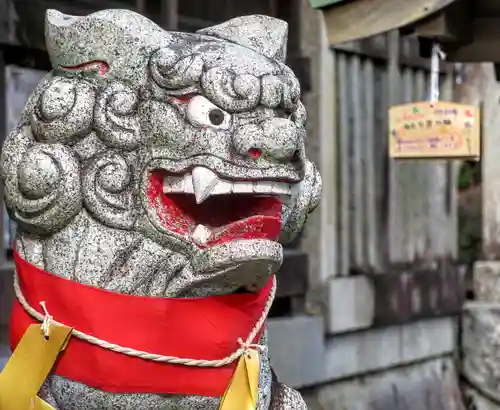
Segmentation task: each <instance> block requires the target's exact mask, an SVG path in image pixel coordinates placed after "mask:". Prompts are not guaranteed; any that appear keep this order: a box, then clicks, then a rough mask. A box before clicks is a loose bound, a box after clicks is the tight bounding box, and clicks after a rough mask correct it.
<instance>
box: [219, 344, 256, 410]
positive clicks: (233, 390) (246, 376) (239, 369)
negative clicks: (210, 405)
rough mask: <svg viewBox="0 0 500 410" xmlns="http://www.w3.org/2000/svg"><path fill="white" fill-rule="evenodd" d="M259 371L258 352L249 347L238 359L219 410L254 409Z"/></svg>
mask: <svg viewBox="0 0 500 410" xmlns="http://www.w3.org/2000/svg"><path fill="white" fill-rule="evenodd" d="M259 371H260V357H259V352H258V351H257V350H253V349H249V350H248V351H247V352H246V353H245V354H244V355H243V356H241V357H240V359H239V361H238V365H237V366H236V370H235V372H234V375H233V378H232V379H231V382H230V383H229V386H228V388H227V390H226V393H224V397H222V401H221V404H220V407H219V410H256V408H257V396H258V387H259Z"/></svg>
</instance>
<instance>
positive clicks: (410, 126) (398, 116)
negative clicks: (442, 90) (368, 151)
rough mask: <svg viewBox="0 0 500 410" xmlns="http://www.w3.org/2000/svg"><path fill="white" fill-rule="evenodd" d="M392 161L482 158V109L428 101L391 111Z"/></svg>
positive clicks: (395, 107) (390, 152)
mask: <svg viewBox="0 0 500 410" xmlns="http://www.w3.org/2000/svg"><path fill="white" fill-rule="evenodd" d="M389 155H390V156H391V157H392V158H399V159H404V158H408V159H410V158H444V159H453V158H458V159H473V160H478V159H479V157H480V155H481V137H480V116H479V109H478V108H477V107H474V106H471V105H464V104H456V103H451V102H443V101H437V102H434V103H431V102H429V101H424V102H416V103H411V104H405V105H397V106H394V107H391V108H390V109H389Z"/></svg>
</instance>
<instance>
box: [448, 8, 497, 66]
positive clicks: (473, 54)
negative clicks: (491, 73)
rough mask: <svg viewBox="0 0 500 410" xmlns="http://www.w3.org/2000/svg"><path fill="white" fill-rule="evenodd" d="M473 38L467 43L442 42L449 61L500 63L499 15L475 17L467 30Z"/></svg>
mask: <svg viewBox="0 0 500 410" xmlns="http://www.w3.org/2000/svg"><path fill="white" fill-rule="evenodd" d="M468 31H469V32H470V33H471V35H472V36H473V38H474V40H473V41H472V42H470V43H468V44H453V43H452V44H443V50H444V52H445V53H446V56H447V57H446V58H447V60H449V61H459V62H464V63H472V62H490V61H491V62H494V63H500V47H498V45H499V44H500V17H488V18H476V19H474V20H473V23H472V25H471V27H470V29H469V30H468Z"/></svg>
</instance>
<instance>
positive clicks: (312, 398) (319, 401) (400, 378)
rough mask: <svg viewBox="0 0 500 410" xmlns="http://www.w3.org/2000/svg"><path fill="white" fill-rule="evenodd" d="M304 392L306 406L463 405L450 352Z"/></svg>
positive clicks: (416, 408)
mask: <svg viewBox="0 0 500 410" xmlns="http://www.w3.org/2000/svg"><path fill="white" fill-rule="evenodd" d="M374 354H376V353H375V352H374ZM303 394H304V397H305V399H306V402H307V404H308V408H309V410H327V409H342V410H465V409H466V408H465V406H464V405H463V403H462V397H461V394H460V390H459V386H458V380H457V376H456V370H455V367H454V365H453V359H452V357H451V356H446V357H441V358H436V359H432V360H429V361H426V362H423V363H418V364H412V365H408V366H406V367H402V368H397V369H391V370H387V371H383V372H379V373H376V374H372V375H369V376H365V377H363V378H356V379H352V380H346V381H342V382H337V383H331V384H328V385H325V386H321V387H317V388H315V389H311V390H309V391H304V392H303ZM481 410H483V409H481ZM484 410H498V409H494V408H491V409H487V408H484Z"/></svg>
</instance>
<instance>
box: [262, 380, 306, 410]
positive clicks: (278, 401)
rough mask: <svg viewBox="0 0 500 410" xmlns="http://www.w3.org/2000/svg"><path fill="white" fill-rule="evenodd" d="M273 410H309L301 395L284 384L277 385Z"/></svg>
mask: <svg viewBox="0 0 500 410" xmlns="http://www.w3.org/2000/svg"><path fill="white" fill-rule="evenodd" d="M271 410H307V405H306V402H305V401H304V399H303V398H302V396H301V395H300V393H299V392H298V391H296V390H293V389H291V388H290V387H288V386H285V385H284V384H281V383H279V384H277V385H276V390H275V395H274V398H273V403H272V405H271Z"/></svg>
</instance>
